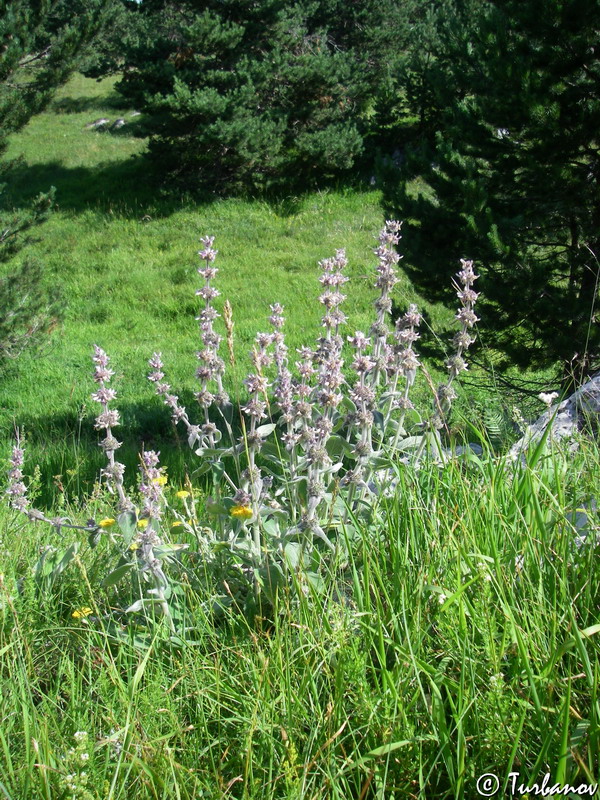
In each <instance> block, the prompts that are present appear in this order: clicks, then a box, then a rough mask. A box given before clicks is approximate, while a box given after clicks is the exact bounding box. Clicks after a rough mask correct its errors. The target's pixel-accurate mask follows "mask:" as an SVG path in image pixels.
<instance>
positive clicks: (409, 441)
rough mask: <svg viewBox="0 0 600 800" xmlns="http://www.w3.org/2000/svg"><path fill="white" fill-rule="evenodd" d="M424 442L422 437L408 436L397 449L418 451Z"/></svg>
mask: <svg viewBox="0 0 600 800" xmlns="http://www.w3.org/2000/svg"><path fill="white" fill-rule="evenodd" d="M422 441H423V437H422V436H408V437H407V438H406V439H402V440H401V441H400V442H399V443H398V445H397V447H398V450H416V449H417V447H420V445H421V442H422Z"/></svg>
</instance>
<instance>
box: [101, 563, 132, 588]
mask: <svg viewBox="0 0 600 800" xmlns="http://www.w3.org/2000/svg"><path fill="white" fill-rule="evenodd" d="M132 567H133V564H122V565H121V566H120V567H117V568H116V569H114V570H113V571H112V572H110V573H109V574H108V575H107V576H106V578H104V580H103V581H102V586H104V588H108V587H109V586H114V585H115V583H118V582H119V581H120V580H122V579H123V578H124V577H125V575H127V573H128V572H129V571H130V570H131V568H132Z"/></svg>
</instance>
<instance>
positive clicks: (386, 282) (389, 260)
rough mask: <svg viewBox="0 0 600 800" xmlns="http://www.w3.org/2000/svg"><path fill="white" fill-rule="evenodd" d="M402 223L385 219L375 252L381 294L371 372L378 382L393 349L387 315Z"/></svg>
mask: <svg viewBox="0 0 600 800" xmlns="http://www.w3.org/2000/svg"><path fill="white" fill-rule="evenodd" d="M401 228H402V223H401V222H398V221H396V220H386V223H385V227H384V228H383V230H382V231H381V233H380V234H379V245H378V247H377V248H376V249H375V251H374V252H375V255H376V256H377V257H378V259H379V263H378V265H377V280H376V281H375V287H376V288H377V289H379V297H378V298H377V300H376V301H375V310H376V311H377V317H376V319H375V322H374V323H373V325H372V326H371V330H370V334H371V336H372V337H373V340H374V344H373V361H374V362H375V368H374V369H373V372H372V374H371V382H372V383H373V384H374V385H377V384H378V383H379V382H380V380H381V378H382V377H384V376H385V371H386V369H387V363H388V359H389V357H390V349H389V345H388V343H387V339H388V335H389V333H390V329H389V326H388V324H387V317H388V316H389V315H390V313H391V311H392V297H391V291H392V289H393V288H394V286H395V285H396V284H397V283H398V274H397V272H398V271H397V267H396V265H397V264H398V262H399V261H400V258H401V256H399V255H398V253H397V252H396V250H395V249H394V247H395V245H397V244H398V242H399V241H400V239H401V236H400V230H401Z"/></svg>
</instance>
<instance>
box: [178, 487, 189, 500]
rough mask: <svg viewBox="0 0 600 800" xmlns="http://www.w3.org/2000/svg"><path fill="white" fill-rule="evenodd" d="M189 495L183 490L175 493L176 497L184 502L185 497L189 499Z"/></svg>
mask: <svg viewBox="0 0 600 800" xmlns="http://www.w3.org/2000/svg"><path fill="white" fill-rule="evenodd" d="M189 496H190V493H189V492H186V490H185V489H181V491H179V492H177V493H176V497H180V498H181V499H182V500H185V498H186V497H189Z"/></svg>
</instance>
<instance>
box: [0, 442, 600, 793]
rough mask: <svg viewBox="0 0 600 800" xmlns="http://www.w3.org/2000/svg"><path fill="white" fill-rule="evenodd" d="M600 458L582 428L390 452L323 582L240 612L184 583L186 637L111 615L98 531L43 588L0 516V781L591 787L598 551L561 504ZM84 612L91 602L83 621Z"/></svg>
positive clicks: (31, 550) (599, 719)
mask: <svg viewBox="0 0 600 800" xmlns="http://www.w3.org/2000/svg"><path fill="white" fill-rule="evenodd" d="M536 459H539V460H538V462H537V463H535V461H536ZM599 476H600V452H599V450H598V447H597V446H596V445H593V444H590V443H582V446H581V448H580V450H579V452H578V453H577V454H576V456H573V455H568V456H567V455H565V454H562V455H561V454H560V453H558V452H555V453H553V454H546V455H542V454H541V453H538V454H536V455H535V456H534V457H533V458H530V463H529V465H528V466H527V467H524V468H522V469H520V470H518V471H517V473H516V474H514V469H513V467H512V466H511V465H509V464H506V463H505V462H503V461H497V460H493V459H490V460H485V461H482V462H478V461H473V462H470V463H465V464H463V465H462V466H461V465H458V464H448V465H447V466H446V467H444V468H443V469H441V470H440V469H439V468H438V467H431V468H429V467H428V468H425V469H423V470H421V471H419V472H414V471H412V470H404V469H402V470H400V471H399V473H398V478H399V486H398V491H397V492H396V493H395V496H394V497H393V498H392V499H390V500H385V501H382V502H384V504H385V512H386V519H387V523H386V527H385V530H380V531H373V530H368V529H363V530H362V531H361V536H360V537H359V539H358V540H357V541H356V543H355V545H354V546H353V547H352V548H351V550H350V556H349V558H348V559H347V560H345V561H342V562H338V563H336V564H335V565H332V567H331V572H330V574H329V575H327V576H326V578H327V580H326V587H327V588H326V589H325V591H324V592H323V593H310V592H309V593H308V594H305V593H303V592H297V591H294V589H293V587H290V588H289V589H287V590H281V591H280V592H279V594H278V595H277V597H276V599H275V602H274V605H269V604H267V605H266V606H265V607H264V608H263V612H262V617H259V618H256V619H254V620H248V619H246V618H244V616H243V615H242V614H241V613H239V612H238V611H236V610H235V609H230V610H229V611H227V612H225V614H224V615H223V614H221V615H220V616H219V617H216V616H215V614H214V607H213V597H214V594H213V591H212V590H211V589H210V588H208V587H207V588H206V590H205V591H201V592H198V593H195V592H194V591H192V590H191V589H190V595H189V597H188V600H189V602H188V609H189V611H188V614H189V618H188V620H187V625H188V631H189V632H190V637H189V639H188V640H186V641H183V640H181V639H179V638H173V637H170V635H169V633H168V631H167V630H165V629H163V628H161V627H160V626H159V627H157V628H156V629H155V631H154V634H153V635H151V636H150V638H149V639H148V638H147V639H145V640H142V639H139V638H138V631H137V630H136V626H135V625H133V624H130V625H129V626H128V628H124V627H123V628H122V630H121V631H120V632H119V631H115V628H114V626H112V627H111V625H110V624H109V622H108V620H109V619H110V618H111V614H112V613H113V612H114V611H115V610H116V609H118V608H119V600H118V596H116V595H115V594H111V593H110V592H108V591H106V590H101V589H98V587H97V583H96V582H95V580H94V577H93V576H94V574H95V570H96V568H97V564H98V563H99V562H101V561H102V558H103V553H102V548H101V549H100V552H93V551H90V550H89V549H86V547H85V546H83V548H82V550H81V551H80V557H79V560H78V561H77V562H76V563H74V564H73V565H71V567H70V568H69V570H68V571H67V573H65V575H64V577H63V580H62V582H60V583H59V584H56V585H55V587H54V589H53V591H52V592H51V593H45V594H44V595H39V594H37V593H36V589H35V585H34V583H33V581H32V578H31V573H30V571H29V569H28V565H30V564H31V563H33V561H34V560H35V559H36V558H37V552H38V549H39V544H38V543H39V536H40V531H39V530H36V529H35V528H32V527H31V525H30V524H29V523H26V524H23V521H22V519H21V518H17V517H15V516H14V515H13V514H7V512H6V511H3V512H2V516H1V524H2V538H3V542H4V547H5V548H6V549H5V551H4V553H3V561H4V563H3V565H2V569H3V577H2V586H1V591H2V598H1V599H2V606H1V611H0V614H1V615H2V616H1V617H0V619H1V620H2V623H1V627H0V675H1V677H2V681H3V712H2V713H3V720H2V725H1V727H0V747H2V750H3V754H4V759H3V766H1V767H0V795H1V796H3V797H5V798H7V799H8V800H17V799H18V800H21V798H28V797H40V798H55V797H56V798H66V797H71V796H73V797H75V796H80V795H75V794H73V795H71V794H69V793H68V792H67V793H61V790H60V787H61V786H62V785H63V784H64V776H65V775H67V774H70V775H75V776H76V777H75V778H74V779H71V780H75V782H77V781H80V780H81V779H80V777H78V776H79V775H80V773H81V772H82V771H85V772H86V773H87V775H88V784H87V785H88V789H89V791H90V795H89V797H91V798H93V799H94V800H99V799H100V798H102V800H108V799H109V798H110V799H111V800H113V799H114V800H116V799H117V798H127V797H130V796H132V795H133V794H135V795H136V796H138V797H140V798H144V800H145V798H148V800H150V798H152V800H155V799H156V798H163V799H164V800H168V799H169V800H170V798H182V799H184V798H185V799H188V800H192V798H194V799H196V798H198V797H204V798H215V799H216V798H225V797H228V798H229V797H230V798H259V797H260V798H321V797H327V798H339V800H342V798H343V799H344V800H345V799H346V798H349V797H352V798H372V799H373V800H375V798H378V799H379V798H381V800H384V799H386V798H389V797H407V798H419V799H421V798H423V800H424V799H425V798H431V797H436V798H442V799H443V798H466V799H467V800H468V799H469V798H473V797H476V796H477V792H476V789H475V783H476V780H477V777H478V776H479V775H481V774H483V773H494V774H497V775H498V778H499V780H500V783H501V785H504V786H506V785H507V783H508V781H509V777H508V776H509V774H510V773H511V772H519V773H520V776H521V781H522V782H528V783H529V784H530V785H531V784H532V783H533V782H534V781H536V780H538V781H540V780H541V779H542V777H543V776H544V774H545V773H546V772H549V773H550V774H551V777H552V782H555V781H562V782H567V781H568V782H570V783H571V784H572V785H575V786H577V785H579V783H580V782H585V783H594V782H595V781H597V779H598V766H599V765H598V754H599V752H600V748H599V745H600V697H599V695H598V688H599V683H600V660H599V656H600V647H599V644H600V626H599V625H598V585H599V578H600V574H599V569H600V567H599V562H598V558H597V552H596V551H595V550H594V547H593V546H586V547H583V548H582V549H580V550H577V548H575V547H574V528H573V524H572V519H573V513H572V512H573V511H574V509H576V508H578V507H581V505H582V503H583V502H587V501H589V498H590V496H591V495H592V494H593V492H595V490H596V489H597V485H598V478H599ZM588 524H589V536H590V539H589V540H588V541H591V539H593V537H594V536H595V531H597V520H594V519H590V520H589V521H588ZM44 537H45V541H48V542H49V543H55V544H58V543H59V542H58V540H57V539H56V536H55V534H49V533H48V532H44ZM95 564H96V566H95ZM18 582H20V583H19V589H17V588H16V587H17V583H18ZM113 591H114V590H113ZM81 606H90V607H92V608H93V614H91V615H90V616H88V617H86V618H84V619H74V618H73V617H72V612H73V610H74V609H77V608H79V607H81ZM111 609H112V611H111ZM117 634H118V635H117ZM76 731H84V732H86V733H87V734H88V740H87V743H84V746H83V750H82V752H86V753H88V754H89V759H88V760H87V761H85V763H84V762H83V761H81V759H80V755H78V754H77V752H76V753H75V754H74V755H73V754H72V753H71V754H70V755H69V752H70V750H71V749H72V748H74V747H75V745H76V743H75V741H74V739H73V736H74V733H75V732H76ZM61 781H63V783H62V784H61Z"/></svg>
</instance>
